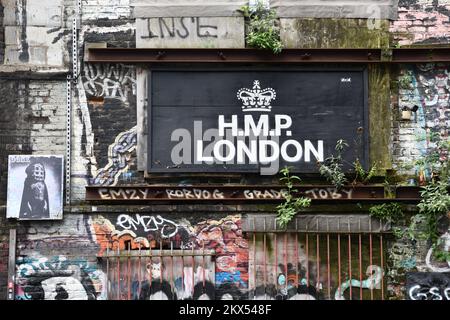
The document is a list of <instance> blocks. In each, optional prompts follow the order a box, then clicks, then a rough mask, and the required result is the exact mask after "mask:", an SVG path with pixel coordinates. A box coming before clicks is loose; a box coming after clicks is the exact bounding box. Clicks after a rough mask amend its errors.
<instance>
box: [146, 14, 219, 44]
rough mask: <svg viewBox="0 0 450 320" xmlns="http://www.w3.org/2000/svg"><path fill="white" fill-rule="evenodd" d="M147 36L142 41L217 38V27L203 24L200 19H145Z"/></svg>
mask: <svg viewBox="0 0 450 320" xmlns="http://www.w3.org/2000/svg"><path fill="white" fill-rule="evenodd" d="M145 23H146V31H147V32H146V34H143V35H141V38H142V39H152V38H161V39H164V38H179V39H186V38H188V37H198V38H217V37H218V36H217V26H216V25H210V24H206V23H204V22H202V20H201V18H200V17H196V18H191V17H179V18H148V19H145Z"/></svg>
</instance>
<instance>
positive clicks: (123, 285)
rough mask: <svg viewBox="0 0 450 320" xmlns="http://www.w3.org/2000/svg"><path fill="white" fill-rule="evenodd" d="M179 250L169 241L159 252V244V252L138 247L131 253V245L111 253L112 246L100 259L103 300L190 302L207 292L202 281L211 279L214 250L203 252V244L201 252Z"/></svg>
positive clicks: (198, 250) (212, 279)
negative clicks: (104, 285)
mask: <svg viewBox="0 0 450 320" xmlns="http://www.w3.org/2000/svg"><path fill="white" fill-rule="evenodd" d="M181 247H182V248H180V249H175V248H174V243H173V242H171V243H170V246H169V249H163V245H162V243H161V244H160V246H159V250H154V249H152V248H143V247H142V246H141V245H139V247H138V249H134V250H131V246H128V247H127V248H126V249H119V246H117V249H116V250H113V249H111V248H114V249H115V246H113V245H110V246H108V247H107V249H106V253H105V254H104V255H103V256H102V257H101V258H102V259H101V261H102V264H103V266H104V267H103V270H104V271H105V272H106V278H107V286H106V289H105V291H106V296H107V299H110V300H137V299H139V300H166V299H170V300H172V299H193V298H194V297H197V298H198V297H199V296H202V294H205V293H207V292H206V282H207V281H211V282H214V280H215V259H214V257H215V256H216V253H215V251H214V250H209V249H205V244H204V243H201V246H200V248H201V249H194V248H192V249H191V250H185V248H184V247H183V244H181ZM186 257H190V259H187V260H186V259H185V258H186ZM189 260H190V263H189ZM142 262H145V263H142ZM207 274H208V275H207ZM186 290H189V294H187V293H186ZM198 290H200V291H198ZM209 298H214V297H211V296H210V297H209Z"/></svg>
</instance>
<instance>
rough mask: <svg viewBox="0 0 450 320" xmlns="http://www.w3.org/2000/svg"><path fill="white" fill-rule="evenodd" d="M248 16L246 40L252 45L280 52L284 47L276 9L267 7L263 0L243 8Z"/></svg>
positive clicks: (276, 52)
mask: <svg viewBox="0 0 450 320" xmlns="http://www.w3.org/2000/svg"><path fill="white" fill-rule="evenodd" d="M241 10H242V12H243V14H244V17H246V18H247V35H246V41H247V44H248V45H249V46H250V47H253V48H257V49H266V50H271V51H272V52H273V53H275V54H278V53H280V52H281V50H282V49H283V46H282V44H281V40H280V28H279V25H278V21H277V15H276V11H275V10H273V9H270V8H267V7H266V5H265V4H264V2H263V1H258V2H257V4H256V5H255V6H252V7H249V6H244V7H242V8H241Z"/></svg>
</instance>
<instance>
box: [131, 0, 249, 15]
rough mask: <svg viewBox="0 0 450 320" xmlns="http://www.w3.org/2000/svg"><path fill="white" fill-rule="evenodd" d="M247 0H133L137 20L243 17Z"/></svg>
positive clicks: (132, 4)
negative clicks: (241, 11) (243, 8)
mask: <svg viewBox="0 0 450 320" xmlns="http://www.w3.org/2000/svg"><path fill="white" fill-rule="evenodd" d="M247 3H248V1H245V0H190V1H186V0H131V6H132V7H134V8H133V16H134V17H135V18H154V17H230V16H241V15H242V14H241V13H239V12H238V11H237V10H239V9H240V8H241V7H242V6H245V5H246V4H247Z"/></svg>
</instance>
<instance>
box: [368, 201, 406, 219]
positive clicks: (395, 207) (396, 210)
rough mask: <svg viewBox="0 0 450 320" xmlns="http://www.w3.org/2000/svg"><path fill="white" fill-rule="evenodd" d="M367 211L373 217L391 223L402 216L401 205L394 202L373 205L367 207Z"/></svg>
mask: <svg viewBox="0 0 450 320" xmlns="http://www.w3.org/2000/svg"><path fill="white" fill-rule="evenodd" d="M369 213H370V216H372V217H374V218H377V219H380V220H382V221H387V222H391V223H397V222H399V221H400V220H401V219H403V218H404V214H403V211H402V208H401V206H400V205H399V204H398V203H395V202H391V203H383V204H380V205H376V206H373V207H371V208H370V209H369Z"/></svg>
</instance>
